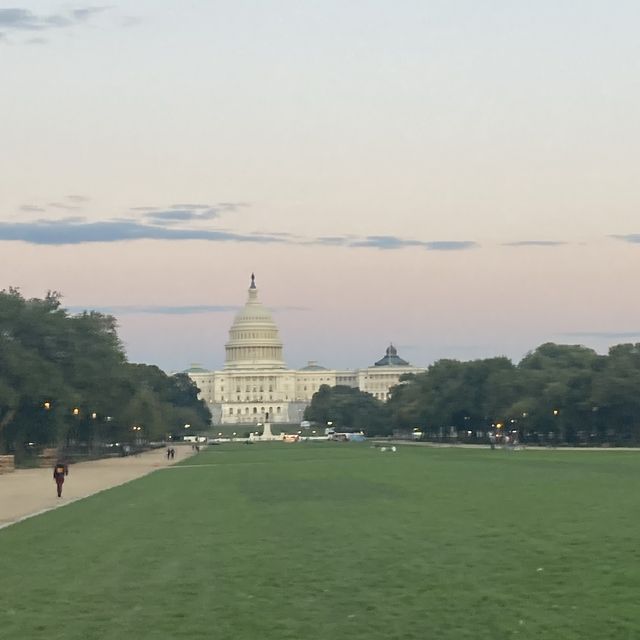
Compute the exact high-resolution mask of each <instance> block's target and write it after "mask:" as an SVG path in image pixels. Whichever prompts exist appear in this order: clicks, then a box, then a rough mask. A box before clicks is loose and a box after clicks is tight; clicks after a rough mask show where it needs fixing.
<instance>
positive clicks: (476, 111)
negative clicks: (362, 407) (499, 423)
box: [0, 0, 640, 371]
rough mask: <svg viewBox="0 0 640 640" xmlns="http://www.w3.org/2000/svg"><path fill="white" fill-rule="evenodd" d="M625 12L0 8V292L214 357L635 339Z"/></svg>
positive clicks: (335, 355)
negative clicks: (239, 341) (247, 333)
mask: <svg viewBox="0 0 640 640" xmlns="http://www.w3.org/2000/svg"><path fill="white" fill-rule="evenodd" d="M639 27H640V4H638V3H637V2H636V1H635V0H634V1H630V0H617V1H616V2H605V1H600V0H553V1H550V0H539V1H537V2H525V1H522V2H520V1H515V2H514V1H513V0H486V1H484V2H478V1H476V0H401V1H395V2H392V1H389V0H384V1H383V0H366V1H365V0H352V1H345V0H340V1H338V0H322V1H321V2H320V1H316V0H313V1H312V0H277V1H276V0H273V1H269V0H265V1H264V2H256V1H255V0H254V1H248V0H200V1H198V0H194V1H191V2H182V1H180V0H137V1H136V2H126V3H125V2H121V1H118V0H116V1H115V2H111V3H109V4H108V5H99V4H87V3H83V2H80V3H68V2H64V3H62V2H61V3H58V2H54V1H50V0H49V1H43V0H40V1H38V0H33V1H32V2H28V3H27V2H25V3H23V2H21V1H20V0H15V3H11V2H9V3H4V2H3V3H2V4H1V5H0V76H1V77H2V78H3V81H2V99H1V100H0V127H1V129H0V131H1V136H0V265H1V266H2V269H1V271H0V273H1V274H2V276H1V278H0V280H1V281H0V286H2V287H8V286H10V285H12V286H18V287H20V288H21V289H22V291H23V293H24V294H25V295H27V296H42V295H44V294H45V293H46V291H47V290H49V289H54V290H59V291H61V292H62V293H63V295H64V303H65V305H66V306H68V307H69V308H71V309H73V310H78V309H84V308H97V309H100V310H104V311H107V312H111V313H114V315H116V316H117V318H118V320H119V324H120V334H121V336H122V338H123V341H124V343H125V345H126V348H127V353H128V355H129V357H130V359H132V360H134V361H141V362H149V363H156V364H158V365H160V366H161V367H163V368H165V369H166V370H170V371H171V370H179V369H182V368H185V367H186V366H188V365H189V364H190V363H191V362H200V363H202V364H204V365H205V366H207V367H211V368H214V367H219V366H221V365H222V363H223V360H224V342H225V341H226V339H227V331H228V328H229V326H230V324H231V322H232V320H233V316H234V313H235V310H236V309H237V308H238V307H240V306H242V305H243V304H244V302H245V299H246V289H247V287H248V285H249V277H250V274H251V272H252V271H255V273H256V278H257V284H258V287H259V289H260V297H261V300H262V301H263V302H264V303H265V304H266V305H267V306H268V307H270V308H271V309H272V310H273V314H274V318H275V319H276V321H277V323H278V325H279V327H280V332H281V337H282V338H283V340H284V342H285V357H286V360H287V362H288V364H289V365H290V366H293V367H299V366H302V365H304V364H305V363H306V361H307V360H310V359H314V360H318V361H320V362H321V363H322V364H325V365H326V366H330V367H340V368H355V367H361V366H365V365H368V364H371V363H373V361H374V360H376V359H378V358H380V357H381V356H382V355H383V353H384V349H385V347H386V346H387V344H388V343H389V342H390V341H393V342H394V344H396V346H397V347H398V349H399V352H400V354H401V355H402V356H403V357H405V358H406V359H408V360H410V361H411V362H412V363H413V364H416V365H421V366H425V365H428V364H429V363H431V362H433V361H434V360H436V359H438V358H443V357H454V358H460V359H469V358H477V357H486V356H492V355H507V356H509V357H512V358H514V359H519V358H520V357H522V355H524V354H525V353H526V352H527V351H528V350H530V349H532V348H534V347H535V346H537V345H538V344H540V343H542V342H545V341H550V340H552V341H557V342H565V343H581V344H586V345H589V346H592V347H594V348H596V349H598V350H599V351H606V349H607V348H608V346H609V345H611V344H615V343H619V342H638V341H640V296H638V294H637V281H638V276H639V275H640V215H639V214H640V206H639V205H640V157H639V149H640V82H639V81H638V78H640V39H639V38H638V29H639Z"/></svg>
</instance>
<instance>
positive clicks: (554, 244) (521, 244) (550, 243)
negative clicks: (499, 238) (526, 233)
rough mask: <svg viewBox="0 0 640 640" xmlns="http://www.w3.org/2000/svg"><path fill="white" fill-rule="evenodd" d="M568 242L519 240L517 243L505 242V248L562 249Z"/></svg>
mask: <svg viewBox="0 0 640 640" xmlns="http://www.w3.org/2000/svg"><path fill="white" fill-rule="evenodd" d="M566 244H567V243H566V242H561V241H559V240H518V241H517V242H504V243H503V246H505V247H560V246H562V245H566Z"/></svg>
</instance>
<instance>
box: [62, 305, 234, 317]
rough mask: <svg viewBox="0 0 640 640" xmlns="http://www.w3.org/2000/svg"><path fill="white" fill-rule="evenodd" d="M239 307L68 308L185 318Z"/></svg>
mask: <svg viewBox="0 0 640 640" xmlns="http://www.w3.org/2000/svg"><path fill="white" fill-rule="evenodd" d="M239 308H240V307H238V306H231V305H210V304H196V305H137V304H136V305H114V306H106V307H91V308H89V307H82V306H75V307H68V310H69V311H70V312H71V313H82V312H83V311H87V310H91V311H98V312H100V313H110V314H113V315H133V314H153V315H177V316H187V315H194V314H199V313H226V312H228V311H237V310H238V309H239Z"/></svg>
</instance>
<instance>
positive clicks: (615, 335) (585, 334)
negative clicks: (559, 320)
mask: <svg viewBox="0 0 640 640" xmlns="http://www.w3.org/2000/svg"><path fill="white" fill-rule="evenodd" d="M560 335H561V336H564V337H566V338H607V339H611V340H624V339H626V338H640V330H639V331H572V332H570V333H561V334H560Z"/></svg>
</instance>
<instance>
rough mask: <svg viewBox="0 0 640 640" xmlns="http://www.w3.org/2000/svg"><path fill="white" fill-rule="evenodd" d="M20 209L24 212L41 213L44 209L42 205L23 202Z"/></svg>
mask: <svg viewBox="0 0 640 640" xmlns="http://www.w3.org/2000/svg"><path fill="white" fill-rule="evenodd" d="M20 211H24V212H26V213H43V212H44V211H45V209H44V208H43V207H37V206H36V205H33V204H23V205H21V207H20Z"/></svg>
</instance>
